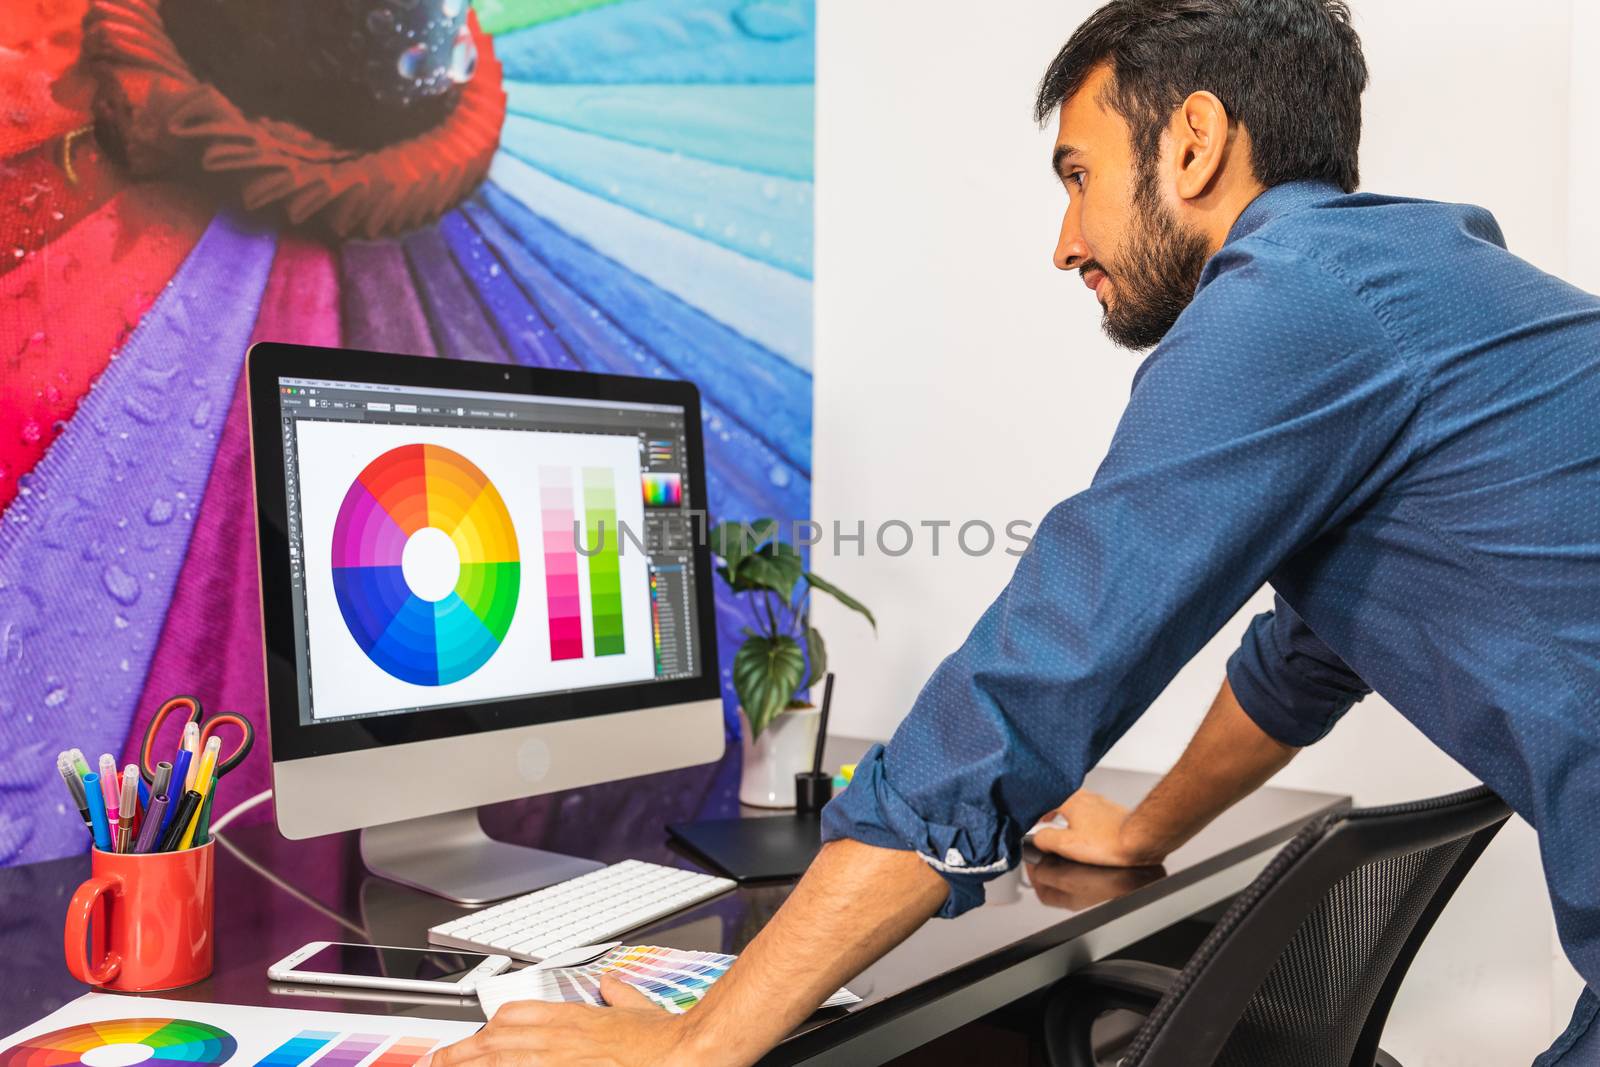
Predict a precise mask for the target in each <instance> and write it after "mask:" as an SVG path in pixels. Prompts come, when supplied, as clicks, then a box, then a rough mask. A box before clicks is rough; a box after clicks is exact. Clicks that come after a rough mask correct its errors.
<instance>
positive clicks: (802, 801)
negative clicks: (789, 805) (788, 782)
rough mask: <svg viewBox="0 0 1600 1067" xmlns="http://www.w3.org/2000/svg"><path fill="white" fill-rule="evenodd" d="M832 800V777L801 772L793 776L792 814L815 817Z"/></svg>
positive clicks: (811, 772)
mask: <svg viewBox="0 0 1600 1067" xmlns="http://www.w3.org/2000/svg"><path fill="white" fill-rule="evenodd" d="M832 799H833V775H831V774H827V773H825V772H821V771H801V772H799V773H798V774H796V775H795V776H794V813H795V814H796V815H816V814H818V813H819V812H821V811H822V809H823V806H824V805H826V804H827V803H828V801H830V800H832Z"/></svg>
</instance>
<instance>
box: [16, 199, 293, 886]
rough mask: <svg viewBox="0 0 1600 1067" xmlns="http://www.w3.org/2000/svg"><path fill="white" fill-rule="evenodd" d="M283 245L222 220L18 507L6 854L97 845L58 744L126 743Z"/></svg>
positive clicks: (26, 856)
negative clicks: (67, 783)
mask: <svg viewBox="0 0 1600 1067" xmlns="http://www.w3.org/2000/svg"><path fill="white" fill-rule="evenodd" d="M273 246H274V241H273V238H272V236H271V235H270V234H267V233H263V232H260V231H258V230H255V229H253V228H251V227H248V226H246V225H244V224H242V223H240V222H239V221H237V220H235V219H233V218H231V217H230V216H227V215H219V216H218V217H217V218H216V219H215V220H214V221H213V222H212V224H211V226H210V227H209V228H208V229H207V230H206V233H205V235H204V236H203V237H202V238H201V239H200V243H199V244H197V245H196V246H195V248H194V251H192V252H191V253H190V254H189V258H188V259H186V260H185V261H184V263H183V266H181V267H180V268H179V269H178V273H177V274H176V275H175V276H174V277H173V279H172V282H171V284H170V285H169V286H168V287H167V289H166V291H165V292H163V293H162V294H161V297H160V298H159V299H158V300H157V301H156V303H155V305H154V306H153V307H152V308H151V309H150V311H149V312H148V313H147V314H146V315H145V317H144V320H143V321H142V322H140V324H139V327H138V329H136V330H135V331H134V332H133V335H132V336H131V337H129V339H128V342H127V344H126V345H124V346H123V348H122V351H121V352H120V353H119V354H118V356H117V358H116V359H115V360H113V361H112V363H111V365H110V366H109V367H108V368H107V369H106V371H105V373H104V374H103V375H101V377H100V379H99V380H98V381H97V382H96V383H95V387H94V389H93V390H91V391H90V392H89V394H88V395H87V396H85V397H84V400H83V403H82V404H81V405H80V406H79V408H78V412H77V414H76V415H75V416H74V417H73V419H72V422H71V424H70V427H69V429H68V432H66V433H63V434H62V435H61V437H59V438H58V439H57V440H56V441H55V443H54V444H53V445H52V446H51V448H50V451H49V452H47V453H46V454H45V457H44V459H43V460H42V461H41V462H40V463H39V466H38V467H36V468H35V469H34V470H33V472H32V473H31V474H30V475H29V476H28V478H27V482H28V484H27V485H26V486H25V487H24V488H23V490H22V492H23V493H25V494H26V495H23V496H19V497H18V498H17V500H15V501H14V502H13V503H12V505H11V507H9V508H8V509H7V510H6V512H5V516H4V520H3V521H0V659H3V661H4V664H5V669H4V670H3V671H0V749H3V750H4V751H5V752H7V753H9V754H10V757H9V759H8V760H7V763H6V766H4V767H3V768H0V798H3V800H4V808H3V815H4V818H3V819H0V864H10V863H21V862H27V861H29V860H34V859H49V858H53V857H56V856H62V855H66V854H69V853H72V852H77V851H81V850H83V849H84V848H85V847H86V846H87V841H86V839H85V837H84V833H83V825H82V823H81V822H79V821H78V820H77V819H76V818H63V817H61V815H60V813H59V812H58V810H57V809H58V807H59V806H60V805H59V803H58V802H59V801H61V800H62V798H63V795H64V794H63V787H62V784H61V782H60V780H59V778H58V777H57V775H56V773H55V766H54V762H55V755H56V753H57V752H59V751H60V750H62V749H65V748H71V747H74V746H76V747H79V748H82V749H83V750H84V752H85V753H87V754H88V755H89V758H90V759H91V760H93V759H94V758H95V755H96V754H98V753H100V752H112V753H116V752H121V751H122V749H123V742H124V740H125V739H126V738H127V736H128V726H129V722H130V720H131V719H132V717H133V713H134V706H135V704H136V702H137V700H138V697H139V693H140V691H141V689H142V687H143V685H144V679H145V674H146V672H147V671H148V670H149V668H150V660H151V656H152V654H153V652H154V650H155V642H156V637H157V635H158V634H159V633H160V630H161V626H162V623H163V621H164V619H165V617H166V613H167V607H168V605H169V604H170V603H171V601H172V591H173V587H174V585H175V584H176V581H177V577H178V570H179V567H180V566H181V565H182V563H183V560H184V555H185V553H186V552H187V550H188V547H189V535H190V532H191V531H192V530H193V527H194V514H195V509H196V507H197V506H198V504H199V502H200V498H201V495H202V494H203V493H204V492H205V487H206V481H207V477H208V476H209V474H210V471H211V461H212V457H213V455H214V454H215V452H216V447H217V435H218V431H219V423H220V413H222V412H224V411H226V410H227V408H228V401H229V399H230V398H231V397H232V395H233V391H234V383H235V379H236V378H237V376H238V373H239V365H240V356H241V354H242V353H243V352H244V349H245V345H246V343H247V342H248V340H249V337H250V330H251V327H252V326H253V325H254V324H255V319H256V308H257V306H258V305H259V303H260V300H261V293H262V290H263V288H264V287H265V285H266V280H267V272H268V270H269V269H270V267H271V265H272V252H273ZM69 814H70V813H69Z"/></svg>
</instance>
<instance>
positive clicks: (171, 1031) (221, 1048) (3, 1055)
mask: <svg viewBox="0 0 1600 1067" xmlns="http://www.w3.org/2000/svg"><path fill="white" fill-rule="evenodd" d="M237 1048H238V1043H237V1042H236V1041H234V1039H233V1035H232V1034H230V1033H228V1032H227V1031H225V1030H220V1029H218V1028H217V1027H215V1026H209V1025H207V1024H206V1023H201V1022H195V1021H194V1020H192V1019H109V1020H107V1021H105V1022H98V1023H82V1024H80V1025H78V1026H70V1027H67V1028H66V1029H63V1030H55V1031H52V1032H51V1033H47V1034H40V1035H38V1036H37V1037H33V1038H29V1039H28V1040H27V1041H25V1042H23V1043H21V1044H18V1045H15V1046H13V1047H11V1048H8V1049H6V1050H5V1051H4V1052H0V1067H72V1065H77V1064H81V1065H83V1067H96V1065H100V1067H105V1065H106V1064H111V1063H116V1064H124V1063H134V1062H137V1063H147V1064H150V1065H152V1067H178V1065H180V1064H181V1065H183V1067H198V1065H207V1064H221V1063H226V1062H227V1061H228V1060H229V1059H231V1058H232V1057H233V1054H234V1052H235V1050H236V1049H237ZM129 1056H137V1057H138V1059H137V1060H132V1059H129V1058H128V1057H129Z"/></svg>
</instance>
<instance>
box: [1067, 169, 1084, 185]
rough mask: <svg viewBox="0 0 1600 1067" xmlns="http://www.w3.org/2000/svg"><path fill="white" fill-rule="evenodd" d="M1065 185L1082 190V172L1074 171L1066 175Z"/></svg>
mask: <svg viewBox="0 0 1600 1067" xmlns="http://www.w3.org/2000/svg"><path fill="white" fill-rule="evenodd" d="M1067 184H1068V185H1071V186H1076V187H1077V188H1079V189H1082V188H1083V171H1081V170H1075V171H1073V172H1072V173H1071V174H1069V175H1067Z"/></svg>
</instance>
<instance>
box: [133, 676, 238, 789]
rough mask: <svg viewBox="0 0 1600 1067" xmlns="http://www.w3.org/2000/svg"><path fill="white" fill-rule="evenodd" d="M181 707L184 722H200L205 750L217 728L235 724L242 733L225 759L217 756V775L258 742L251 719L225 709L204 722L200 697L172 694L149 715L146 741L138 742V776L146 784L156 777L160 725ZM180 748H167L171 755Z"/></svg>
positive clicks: (181, 728) (179, 737) (236, 764)
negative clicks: (156, 749) (157, 739)
mask: <svg viewBox="0 0 1600 1067" xmlns="http://www.w3.org/2000/svg"><path fill="white" fill-rule="evenodd" d="M179 708H182V709H183V710H184V716H183V723H184V725H185V726H186V725H188V724H189V723H191V722H192V723H199V724H200V748H201V749H202V750H203V749H204V748H205V747H206V741H207V740H208V739H209V738H210V737H211V736H212V735H213V734H215V733H216V732H217V729H218V728H219V727H222V726H234V727H237V728H238V730H239V733H240V737H239V744H238V747H236V748H235V749H234V750H233V752H232V753H230V754H229V755H228V757H227V758H226V759H219V760H217V768H216V775H217V777H218V778H221V777H222V776H223V775H224V774H227V773H228V772H229V771H231V770H233V769H234V768H235V767H237V766H239V764H240V763H241V762H242V761H243V760H244V758H245V757H246V756H248V755H249V754H250V747H251V746H252V745H254V744H255V743H256V731H255V728H254V727H252V726H251V725H250V720H248V719H246V718H245V717H244V716H242V715H236V714H234V713H233V712H231V711H224V712H219V713H218V714H216V715H213V716H211V718H209V719H206V720H205V721H204V722H201V721H200V720H201V716H202V712H201V710H200V701H199V699H198V698H196V697H190V696H178V697H173V698H172V699H171V700H169V701H167V702H166V703H165V704H163V705H161V707H159V708H157V709H156V713H155V715H153V716H152V717H151V719H150V725H149V726H146V727H145V728H144V743H143V744H142V745H140V746H139V776H140V777H141V778H143V779H144V782H145V785H147V786H153V785H155V781H156V760H157V759H159V758H160V756H159V754H158V753H156V752H155V751H154V748H155V740H156V735H157V734H158V733H160V732H161V727H162V725H163V724H164V723H165V722H166V721H167V717H168V716H169V715H171V714H172V713H173V712H175V711H177V710H178V709H179ZM182 739H183V726H180V727H179V728H178V740H179V742H181V741H182ZM177 750H178V745H177V744H174V745H173V746H172V747H171V748H170V749H168V750H167V753H168V755H169V756H170V754H171V753H173V752H176V751H177Z"/></svg>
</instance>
